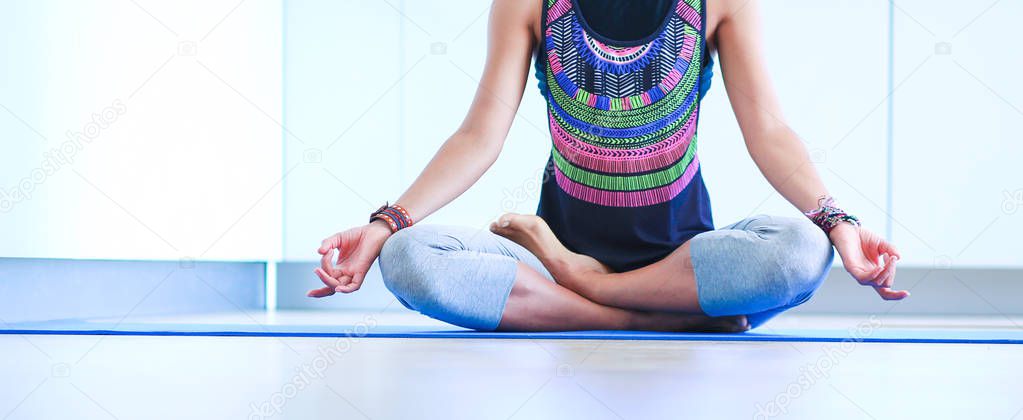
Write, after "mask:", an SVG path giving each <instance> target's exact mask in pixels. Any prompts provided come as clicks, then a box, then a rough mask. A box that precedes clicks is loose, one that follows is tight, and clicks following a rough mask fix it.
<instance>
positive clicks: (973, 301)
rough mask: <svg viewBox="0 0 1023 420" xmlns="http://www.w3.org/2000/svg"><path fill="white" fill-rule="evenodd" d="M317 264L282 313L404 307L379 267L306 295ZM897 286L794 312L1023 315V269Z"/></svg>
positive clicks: (294, 276) (285, 295)
mask: <svg viewBox="0 0 1023 420" xmlns="http://www.w3.org/2000/svg"><path fill="white" fill-rule="evenodd" d="M316 266H317V263H315V262H284V263H280V264H278V278H279V282H278V285H279V286H278V289H277V299H278V308H281V309H357V310H382V309H385V308H386V309H404V307H403V306H402V305H401V304H400V303H398V302H397V300H396V299H395V298H394V297H393V296H392V295H391V294H390V292H389V291H388V290H387V288H386V287H384V285H383V282H382V281H381V279H380V271H379V270H378V269H377V266H376V264H374V265H373V268H372V269H371V270H370V272H369V273H368V274H367V276H366V281H365V284H364V285H363V287H362V290H360V291H358V292H356V293H352V294H349V295H335V296H331V297H329V298H325V299H311V298H307V297H306V296H305V293H306V292H307V291H308V289H311V288H314V287H320V285H321V284H320V281H319V280H318V279H317V278H316V275H314V274H313V272H312V270H313V268H315V267H316ZM897 286H898V287H899V288H904V289H908V290H910V291H911V293H912V296H910V297H909V298H907V299H905V300H903V301H899V302H887V301H884V300H882V299H881V298H880V297H878V295H877V293H875V292H874V290H873V289H871V288H869V287H864V286H861V285H859V284H858V283H856V281H855V280H853V279H852V277H850V276H849V274H848V273H846V272H845V270H844V269H842V268H841V267H835V268H834V269H832V271H831V273H830V274H829V275H828V278H827V280H825V282H824V284H823V285H822V286H821V288H820V289H819V290H818V291H817V293H816V295H815V296H814V297H813V299H811V300H810V301H809V302H807V303H806V304H804V305H802V306H800V307H798V308H796V309H794V310H793V312H798V313H807V314H830V313H836V314H837V313H842V314H889V313H890V314H902V315H933V314H948V315H1003V314H1004V315H1019V314H1023V299H1019V296H1023V269H983V268H953V269H932V268H923V267H899V271H898V281H897Z"/></svg>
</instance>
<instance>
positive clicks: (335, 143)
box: [283, 0, 403, 260]
mask: <svg viewBox="0 0 1023 420" xmlns="http://www.w3.org/2000/svg"><path fill="white" fill-rule="evenodd" d="M285 7H286V10H285V17H286V21H285V27H286V29H285V49H286V52H285V56H284V74H285V82H284V83H285V93H284V96H285V99H284V101H285V106H286V112H285V117H284V119H285V126H286V127H287V128H288V133H286V135H285V139H284V150H285V163H284V171H285V173H286V174H287V175H286V176H285V178H284V189H285V208H284V232H285V234H284V237H285V241H284V245H283V247H284V257H285V258H288V259H297V260H303V259H305V260H308V259H312V258H315V257H317V255H316V253H315V250H316V248H317V247H318V246H319V244H320V241H321V240H323V238H324V237H326V236H327V235H329V234H332V233H334V232H336V231H339V230H343V229H347V228H350V227H354V226H358V225H361V224H364V223H366V219H367V217H368V215H369V213H370V212H372V211H373V210H375V209H376V207H378V206H379V205H380V204H383V203H384V201H388V200H389V201H394V200H395V199H396V198H397V197H398V195H399V194H400V193H401V188H402V187H403V186H402V185H400V182H399V180H398V179H397V175H398V173H399V170H400V164H399V159H397V158H396V157H397V156H398V155H400V152H399V138H398V135H399V133H400V130H399V127H400V121H399V118H398V100H399V96H400V89H401V83H402V81H401V74H402V73H403V72H402V71H401V69H400V67H399V66H400V65H401V61H400V57H399V46H400V45H399V40H400V36H401V28H400V26H399V23H400V19H401V15H400V14H399V13H398V12H397V11H396V10H395V9H394V8H392V7H391V6H390V5H389V4H388V3H387V2H375V1H373V2H371V1H355V0H350V1H340V2H338V1H320V0H317V1H313V0H299V1H289V2H287V3H285Z"/></svg>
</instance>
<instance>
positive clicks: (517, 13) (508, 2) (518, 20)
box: [490, 0, 544, 28]
mask: <svg viewBox="0 0 1023 420" xmlns="http://www.w3.org/2000/svg"><path fill="white" fill-rule="evenodd" d="M543 1H544V0H494V1H493V3H492V5H491V7H490V8H491V11H490V13H491V16H493V17H494V18H496V19H500V20H502V21H505V22H508V23H511V24H514V25H516V26H522V25H526V26H528V27H530V28H531V27H533V26H536V24H538V23H539V20H540V13H542V12H541V10H542V9H543Z"/></svg>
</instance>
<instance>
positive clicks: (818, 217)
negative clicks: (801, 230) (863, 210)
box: [803, 196, 860, 234]
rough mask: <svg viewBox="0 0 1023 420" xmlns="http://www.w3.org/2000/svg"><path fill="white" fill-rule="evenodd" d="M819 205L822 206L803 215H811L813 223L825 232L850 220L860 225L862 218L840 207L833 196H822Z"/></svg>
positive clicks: (855, 224) (828, 232)
mask: <svg viewBox="0 0 1023 420" xmlns="http://www.w3.org/2000/svg"><path fill="white" fill-rule="evenodd" d="M817 205H818V206H820V207H819V208H817V209H815V210H810V211H808V212H806V213H803V215H805V216H806V217H809V218H810V221H812V222H813V224H815V225H817V226H818V227H820V228H821V229H823V230H824V233H827V234H830V233H831V230H832V229H834V228H835V226H838V224H839V223H841V222H849V223H851V224H852V225H853V226H859V225H860V219H857V218H856V216H853V215H851V214H849V213H846V212H845V210H842V209H840V208H838V204H836V203H835V199H834V198H831V196H824V197H821V198H820V199H819V200H817Z"/></svg>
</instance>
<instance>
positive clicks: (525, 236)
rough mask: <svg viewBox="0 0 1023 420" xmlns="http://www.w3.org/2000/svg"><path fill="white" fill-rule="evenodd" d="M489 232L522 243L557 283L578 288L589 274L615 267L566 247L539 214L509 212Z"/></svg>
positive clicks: (606, 271) (493, 224) (607, 270)
mask: <svg viewBox="0 0 1023 420" xmlns="http://www.w3.org/2000/svg"><path fill="white" fill-rule="evenodd" d="M490 231H491V232H494V233H496V234H498V235H501V236H503V237H505V238H508V239H510V240H512V241H513V242H515V243H517V244H519V245H522V247H523V248H526V249H527V250H529V252H532V253H533V255H536V257H537V258H539V259H540V262H542V263H543V265H544V267H546V268H547V271H550V272H551V275H552V276H554V280H555V281H557V282H558V284H560V285H562V286H565V287H567V288H569V289H571V290H575V291H577V292H578V291H579V289H578V286H580V285H581V284H582V283H581V282H584V281H586V276H587V275H593V274H608V273H611V272H612V270H611V269H610V268H608V267H607V266H606V265H604V264H603V263H601V262H600V261H597V260H596V259H594V258H593V257H590V256H587V255H583V254H577V253H575V252H572V251H569V250H568V248H565V245H563V244H562V243H561V241H559V240H558V238H557V237H556V236H554V232H553V231H551V228H550V226H547V222H546V221H544V220H543V219H542V218H540V217H539V216H536V215H531V214H516V213H507V214H505V215H503V216H501V217H500V218H498V219H497V221H496V222H494V223H491V224H490Z"/></svg>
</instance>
